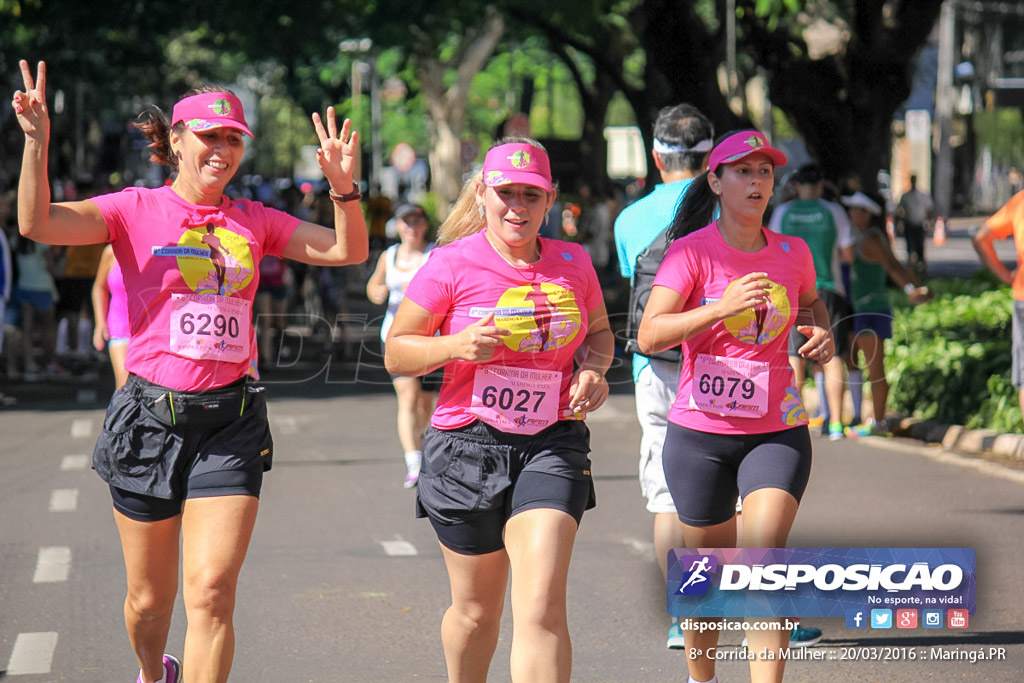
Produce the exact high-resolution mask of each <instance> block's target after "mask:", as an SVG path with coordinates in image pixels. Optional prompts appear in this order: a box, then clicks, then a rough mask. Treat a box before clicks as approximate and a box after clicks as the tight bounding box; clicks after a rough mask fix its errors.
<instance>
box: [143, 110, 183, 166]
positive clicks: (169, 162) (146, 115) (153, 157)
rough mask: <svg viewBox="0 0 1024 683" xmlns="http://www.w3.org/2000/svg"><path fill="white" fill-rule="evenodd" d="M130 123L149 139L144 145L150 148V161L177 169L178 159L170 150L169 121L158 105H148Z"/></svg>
mask: <svg viewBox="0 0 1024 683" xmlns="http://www.w3.org/2000/svg"><path fill="white" fill-rule="evenodd" d="M132 125H134V126H135V128H136V129H138V130H139V131H140V132H141V133H142V134H143V135H144V136H145V138H146V139H147V140H149V144H148V145H146V147H148V148H149V149H151V150H152V153H151V154H150V155H149V160H150V161H152V162H153V163H154V164H161V165H163V166H170V167H171V168H172V169H173V170H175V171H176V170H178V159H177V157H175V156H174V154H173V153H172V152H171V121H170V119H169V118H168V117H167V114H165V113H164V112H163V110H162V109H160V107H158V106H156V105H155V104H151V105H149V106H148V107H146V108H145V109H144V110H143V111H142V113H141V114H139V115H138V117H137V118H136V119H135V123H133V124H132Z"/></svg>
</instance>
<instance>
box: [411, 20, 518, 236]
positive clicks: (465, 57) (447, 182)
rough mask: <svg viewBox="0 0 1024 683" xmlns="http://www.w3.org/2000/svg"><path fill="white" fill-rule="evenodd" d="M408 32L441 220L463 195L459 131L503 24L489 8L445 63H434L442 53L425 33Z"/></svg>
mask: <svg viewBox="0 0 1024 683" xmlns="http://www.w3.org/2000/svg"><path fill="white" fill-rule="evenodd" d="M412 31H413V35H414V36H415V37H416V41H415V45H414V48H413V49H414V52H415V55H416V71H417V74H418V75H419V77H420V82H421V87H422V89H423V97H424V99H425V101H426V105H427V111H428V112H430V118H431V121H430V122H429V132H430V147H431V148H430V152H429V160H430V174H431V187H432V188H433V189H434V191H435V192H437V195H438V199H439V204H438V211H439V213H440V214H441V215H442V216H445V215H447V214H448V210H449V208H450V206H451V204H452V203H453V202H454V201H455V200H456V199H457V198H458V196H459V190H460V189H462V130H463V126H464V123H465V117H466V106H467V101H468V96H469V87H470V84H471V83H472V81H473V77H474V76H475V75H476V74H478V73H479V72H480V71H481V70H482V69H483V68H484V66H485V65H486V64H487V60H489V59H490V58H491V55H493V54H494V49H495V48H496V47H497V45H498V41H499V40H500V39H501V36H502V34H503V33H504V31H505V22H504V19H503V18H502V17H501V16H500V15H499V14H498V13H497V12H496V11H494V9H493V8H489V9H488V11H487V13H486V15H485V17H484V18H483V20H482V21H481V22H480V24H479V25H478V26H476V27H474V28H472V29H470V30H467V31H466V32H465V34H464V35H463V37H462V42H461V44H460V45H459V46H458V48H457V49H456V50H455V53H454V57H452V58H451V59H450V60H447V61H445V62H442V61H441V60H439V59H438V58H437V55H439V54H440V53H441V50H440V47H439V46H438V45H436V43H435V42H434V40H433V39H431V38H430V36H428V35H427V33H426V32H425V31H422V30H420V29H418V27H412ZM449 68H450V69H454V70H455V82H454V83H452V84H451V85H450V86H448V87H445V83H444V74H445V71H446V70H447V69H449Z"/></svg>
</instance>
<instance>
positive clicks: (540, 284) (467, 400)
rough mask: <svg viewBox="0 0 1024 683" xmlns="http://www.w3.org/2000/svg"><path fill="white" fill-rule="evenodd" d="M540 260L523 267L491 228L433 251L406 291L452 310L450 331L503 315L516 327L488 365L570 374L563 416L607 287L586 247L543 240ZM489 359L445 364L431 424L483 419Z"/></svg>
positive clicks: (445, 325)
mask: <svg viewBox="0 0 1024 683" xmlns="http://www.w3.org/2000/svg"><path fill="white" fill-rule="evenodd" d="M538 240H539V241H540V260H539V261H537V262H536V263H532V264H530V265H528V266H524V267H521V268H517V267H515V266H513V265H511V264H510V263H508V262H507V261H506V260H505V259H504V258H502V257H501V256H500V255H499V254H498V252H496V251H495V250H494V247H492V246H491V244H490V242H488V241H487V237H486V235H485V231H484V230H481V231H480V232H478V233H476V234H473V235H470V236H468V237H464V238H462V239H460V240H458V241H456V242H453V243H451V244H448V245H445V246H444V247H439V248H436V249H434V250H432V251H431V252H430V258H428V259H427V262H426V264H424V265H423V267H422V268H420V270H419V272H417V273H416V276H415V277H414V278H413V279H412V282H410V283H409V287H408V289H406V291H405V296H406V298H407V299H410V300H412V301H413V302H414V303H416V304H418V305H420V306H422V307H423V308H425V309H427V310H428V311H430V312H432V313H436V314H438V315H443V316H445V318H444V322H442V323H441V329H440V333H441V334H442V335H448V334H457V333H459V332H461V331H462V330H463V329H464V328H466V327H467V326H468V325H470V324H472V323H474V322H476V321H477V320H479V319H480V318H483V317H484V316H486V315H487V314H488V313H490V312H492V311H493V312H494V313H495V322H494V324H495V325H497V326H499V327H504V328H506V329H509V330H511V332H512V334H510V335H509V336H507V337H503V338H502V341H503V342H504V343H502V344H498V346H497V347H496V349H495V351H494V357H493V359H492V360H491V362H490V363H487V364H486V365H493V366H511V367H518V368H532V369H536V370H555V371H560V372H561V373H562V381H561V386H560V393H559V401H558V414H559V416H560V417H561V416H562V414H563V411H566V410H567V409H568V406H569V383H570V382H571V381H572V374H573V354H574V353H575V352H576V349H577V348H578V347H579V346H580V344H582V343H583V340H584V338H586V336H587V328H588V326H589V315H588V314H589V312H590V311H593V310H594V309H596V308H597V307H598V306H600V305H601V303H602V301H603V294H602V292H601V285H600V284H599V283H598V281H597V274H596V273H595V272H594V267H593V265H591V262H590V257H589V256H588V255H587V252H586V251H584V249H583V247H581V246H580V245H578V244H573V243H571V242H562V241H559V240H549V239H545V238H538ZM481 365H483V364H478V363H470V362H469V361H464V360H456V361H452V362H451V363H448V364H447V365H445V366H444V383H443V384H442V385H441V393H440V395H439V396H438V401H437V408H436V410H435V411H434V415H433V417H431V420H430V423H431V424H432V425H433V426H434V427H436V428H437V429H456V428H458V427H462V426H464V425H467V424H469V423H471V422H473V421H474V420H476V419H477V417H476V415H474V414H473V413H471V412H469V407H470V404H471V402H472V395H473V382H474V377H475V375H476V370H477V368H478V367H480V366H481Z"/></svg>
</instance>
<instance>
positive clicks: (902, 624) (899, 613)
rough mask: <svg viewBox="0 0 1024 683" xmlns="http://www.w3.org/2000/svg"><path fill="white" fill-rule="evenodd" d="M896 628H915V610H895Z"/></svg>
mask: <svg viewBox="0 0 1024 683" xmlns="http://www.w3.org/2000/svg"><path fill="white" fill-rule="evenodd" d="M896 628H917V610H916V609H898V610H896Z"/></svg>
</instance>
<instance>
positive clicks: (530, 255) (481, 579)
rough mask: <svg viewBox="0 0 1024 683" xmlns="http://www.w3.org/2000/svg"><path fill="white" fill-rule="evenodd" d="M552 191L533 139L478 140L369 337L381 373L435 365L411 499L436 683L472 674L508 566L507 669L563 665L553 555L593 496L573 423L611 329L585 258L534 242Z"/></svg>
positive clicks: (561, 565) (599, 385)
mask: <svg viewBox="0 0 1024 683" xmlns="http://www.w3.org/2000/svg"><path fill="white" fill-rule="evenodd" d="M554 199H555V188H554V186H553V184H552V182H551V167H550V164H549V162H548V155H547V152H545V151H544V149H543V148H542V147H540V146H539V144H538V143H536V142H535V141H533V140H527V139H518V138H517V139H508V140H504V141H502V142H501V143H499V144H498V145H496V146H495V147H492V148H491V150H490V151H488V152H487V156H486V158H485V159H484V167H483V175H482V176H478V177H477V178H474V179H472V180H470V182H469V183H467V185H466V187H465V188H464V189H463V197H462V198H461V199H460V201H459V203H458V205H457V207H456V209H455V211H453V212H452V215H451V216H449V218H448V221H447V222H446V223H445V225H443V226H442V227H441V232H440V235H439V238H438V242H439V243H440V244H443V245H444V246H441V247H439V248H437V249H434V250H433V251H432V252H431V255H430V258H429V259H427V262H426V263H425V264H424V265H423V267H422V268H420V270H419V271H418V272H417V273H416V276H415V277H414V278H413V279H412V282H411V283H410V284H409V286H408V288H407V289H406V292H405V299H404V300H403V301H402V303H401V305H400V306H399V308H398V312H397V313H396V314H395V320H394V322H393V323H392V325H391V331H390V333H389V335H388V338H387V343H386V346H385V349H386V351H385V364H386V365H387V368H388V371H389V372H391V373H394V374H397V375H407V376H418V375H424V374H426V373H428V372H430V371H431V370H434V369H436V368H439V367H442V366H443V367H444V374H445V376H444V383H443V384H442V386H441V393H440V396H439V397H438V404H437V408H436V409H435V411H434V414H433V417H432V418H431V427H430V429H428V431H427V434H426V436H425V437H424V440H423V464H422V469H421V471H420V478H419V484H418V487H417V494H416V499H417V516H419V517H427V518H428V519H429V520H430V523H431V525H432V526H433V527H434V531H435V532H436V533H437V537H438V540H439V541H440V544H441V552H442V554H443V556H444V559H445V565H446V567H447V569H448V579H449V581H450V583H451V591H452V604H451V606H450V607H449V608H448V611H447V612H446V613H445V616H444V620H443V621H442V624H441V640H442V642H443V644H444V652H445V661H446V663H447V665H448V679H449V680H450V681H457V682H462V681H483V680H486V678H487V670H488V667H489V666H490V662H491V658H492V657H493V655H494V649H495V646H496V645H497V642H498V627H499V624H500V621H501V612H502V608H503V606H504V603H505V588H506V585H507V583H508V577H509V570H510V569H511V574H512V608H513V612H514V619H515V638H514V639H513V641H512V657H511V671H512V679H513V680H514V681H568V680H569V677H570V674H571V671H572V645H571V642H570V639H569V630H568V624H567V620H566V583H567V580H568V571H569V560H570V557H571V555H572V546H573V542H574V540H575V538H576V530H577V528H578V526H579V522H580V519H581V518H582V516H583V511H584V510H586V509H589V508H591V507H593V506H594V485H593V480H592V478H591V475H590V458H589V457H588V453H589V451H590V446H589V442H590V438H589V432H588V430H587V427H586V425H585V424H584V423H583V422H582V419H583V418H584V417H585V416H586V414H587V413H588V412H590V411H592V410H596V409H597V408H598V407H600V406H601V404H602V403H604V401H605V399H606V398H607V397H608V383H607V382H606V381H605V379H604V374H605V372H606V371H607V369H608V366H609V364H610V363H611V359H612V354H613V352H614V339H613V337H612V332H611V329H610V327H609V325H608V318H607V314H606V313H605V307H604V299H603V297H602V293H601V287H600V285H599V284H598V281H597V274H596V273H595V272H594V267H593V265H591V263H590V258H589V257H588V256H587V253H586V252H585V251H584V250H583V248H582V247H580V246H579V245H576V244H570V243H567V242H560V241H556V240H549V239H545V238H541V237H538V236H537V233H538V231H539V230H540V228H541V225H543V224H544V217H545V214H546V212H547V211H549V210H550V209H551V204H552V202H553V201H554ZM435 333H438V336H434V335H435Z"/></svg>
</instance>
